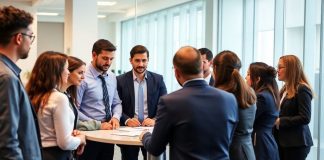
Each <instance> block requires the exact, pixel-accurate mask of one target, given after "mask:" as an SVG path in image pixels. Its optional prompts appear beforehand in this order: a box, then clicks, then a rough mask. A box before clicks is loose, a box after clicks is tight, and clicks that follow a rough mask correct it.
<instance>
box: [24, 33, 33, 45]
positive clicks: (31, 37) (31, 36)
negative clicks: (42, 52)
mask: <svg viewBox="0 0 324 160" xmlns="http://www.w3.org/2000/svg"><path fill="white" fill-rule="evenodd" d="M21 34H22V35H24V36H28V37H29V38H30V40H31V43H33V42H34V40H35V37H36V36H34V35H29V34H27V33H21Z"/></svg>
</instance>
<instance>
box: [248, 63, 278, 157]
mask: <svg viewBox="0 0 324 160" xmlns="http://www.w3.org/2000/svg"><path fill="white" fill-rule="evenodd" d="M276 76H277V71H276V69H275V68H274V67H272V66H268V65H267V64H265V63H263V62H254V63H251V64H250V66H249V69H248V72H247V75H246V78H245V79H246V82H247V84H248V85H250V86H251V87H252V88H253V89H254V91H255V92H256V95H257V111H256V115H255V121H254V125H253V132H252V142H253V147H254V152H255V157H256V159H257V160H279V153H278V146H277V143H276V141H275V138H274V136H273V134H272V128H273V124H274V122H275V121H276V119H277V117H278V107H279V101H280V100H279V89H278V85H277V81H276Z"/></svg>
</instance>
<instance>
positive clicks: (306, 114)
mask: <svg viewBox="0 0 324 160" xmlns="http://www.w3.org/2000/svg"><path fill="white" fill-rule="evenodd" d="M311 101H312V92H311V90H310V89H309V88H308V87H306V86H305V85H300V86H299V87H298V91H297V93H296V95H295V96H294V97H293V98H290V99H288V98H285V99H284V100H283V101H282V102H281V106H280V109H281V110H280V114H279V117H280V125H279V132H278V133H279V135H278V136H279V144H280V145H281V146H282V147H298V146H312V145H313V140H312V136H311V133H310V130H309V127H308V124H309V122H310V120H311Z"/></svg>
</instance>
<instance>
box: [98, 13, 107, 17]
mask: <svg viewBox="0 0 324 160" xmlns="http://www.w3.org/2000/svg"><path fill="white" fill-rule="evenodd" d="M97 17H98V18H106V15H103V14H99V15H97Z"/></svg>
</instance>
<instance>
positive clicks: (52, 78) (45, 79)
mask: <svg viewBox="0 0 324 160" xmlns="http://www.w3.org/2000/svg"><path fill="white" fill-rule="evenodd" d="M67 58H68V57H67V55H65V54H63V53H59V52H54V51H46V52H44V53H42V54H41V55H40V56H39V57H38V58H37V60H36V62H35V65H34V68H33V70H32V72H31V76H30V78H29V81H28V82H27V85H26V91H27V93H28V95H29V98H30V100H31V103H32V105H33V106H34V108H35V110H36V112H38V110H39V109H40V107H42V106H44V105H45V104H47V102H48V98H49V96H50V95H51V93H52V90H53V89H54V88H57V87H60V85H61V83H62V73H63V71H64V65H65V64H66V62H67Z"/></svg>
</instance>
